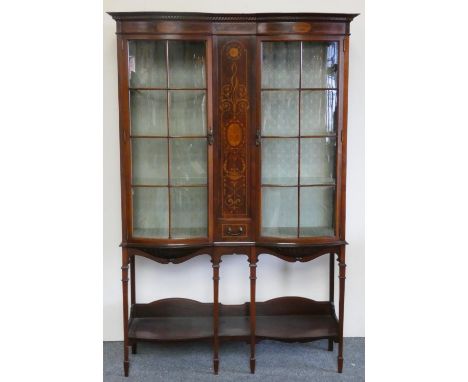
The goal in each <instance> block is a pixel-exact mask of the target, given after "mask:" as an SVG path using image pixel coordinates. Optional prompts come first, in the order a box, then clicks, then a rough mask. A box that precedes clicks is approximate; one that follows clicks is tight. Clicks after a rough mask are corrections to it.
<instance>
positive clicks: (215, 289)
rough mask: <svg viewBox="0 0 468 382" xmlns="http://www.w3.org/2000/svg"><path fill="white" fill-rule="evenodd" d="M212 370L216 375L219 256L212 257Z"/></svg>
mask: <svg viewBox="0 0 468 382" xmlns="http://www.w3.org/2000/svg"><path fill="white" fill-rule="evenodd" d="M211 263H212V264H213V369H214V373H215V374H218V370H219V263H221V259H220V256H215V255H213V256H212V258H211Z"/></svg>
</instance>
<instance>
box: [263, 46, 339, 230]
mask: <svg viewBox="0 0 468 382" xmlns="http://www.w3.org/2000/svg"><path fill="white" fill-rule="evenodd" d="M337 68H338V44H337V43H336V42H306V41H302V42H301V41H294V42H283V41H281V42H264V43H262V68H261V76H262V80H261V84H262V89H261V97H262V99H261V106H262V110H261V153H262V154H261V155H262V157H261V183H262V189H261V200H262V205H261V211H262V213H261V215H262V222H261V235H262V236H267V237H314V236H330V235H333V234H334V220H333V217H334V209H335V206H334V203H335V202H334V201H335V187H336V149H337V140H336V130H337V122H336V121H337V118H336V113H337V102H338V100H337V72H338V70H337Z"/></svg>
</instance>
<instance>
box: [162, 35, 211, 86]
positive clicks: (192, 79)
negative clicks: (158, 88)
mask: <svg viewBox="0 0 468 382" xmlns="http://www.w3.org/2000/svg"><path fill="white" fill-rule="evenodd" d="M205 77H206V74H205V43H204V42H199V41H169V86H170V88H171V89H177V88H190V89H193V88H202V89H204V88H205V87H206V80H205Z"/></svg>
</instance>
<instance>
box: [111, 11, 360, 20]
mask: <svg viewBox="0 0 468 382" xmlns="http://www.w3.org/2000/svg"><path fill="white" fill-rule="evenodd" d="M108 14H109V15H110V16H111V17H112V18H113V19H114V20H118V21H125V20H133V21H137V20H138V21H150V20H169V21H209V22H266V21H324V22H327V21H328V22H330V21H335V22H350V21H351V20H353V19H354V18H355V17H356V16H358V15H359V14H358V13H354V14H351V13H252V14H239V13H231V14H216V13H188V12H108Z"/></svg>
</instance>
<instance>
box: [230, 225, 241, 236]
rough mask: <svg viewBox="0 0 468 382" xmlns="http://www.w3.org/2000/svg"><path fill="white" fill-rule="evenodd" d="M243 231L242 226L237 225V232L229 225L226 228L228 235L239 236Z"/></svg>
mask: <svg viewBox="0 0 468 382" xmlns="http://www.w3.org/2000/svg"><path fill="white" fill-rule="evenodd" d="M243 232H244V230H243V229H242V227H239V231H237V232H234V231H233V230H232V228H231V227H228V228H227V234H228V235H229V236H240V235H242V233H243Z"/></svg>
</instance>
